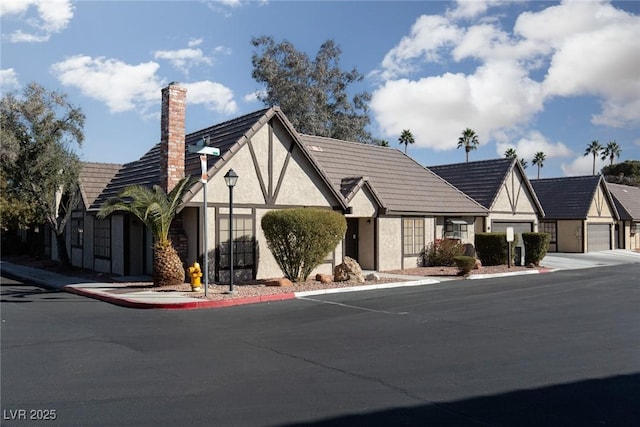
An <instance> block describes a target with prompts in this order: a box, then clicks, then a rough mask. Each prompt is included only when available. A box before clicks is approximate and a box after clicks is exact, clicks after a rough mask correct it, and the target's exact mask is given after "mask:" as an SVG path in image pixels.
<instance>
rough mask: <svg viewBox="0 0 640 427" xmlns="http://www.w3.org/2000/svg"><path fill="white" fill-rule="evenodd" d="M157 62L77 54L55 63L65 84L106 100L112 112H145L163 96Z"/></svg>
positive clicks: (99, 99)
mask: <svg viewBox="0 0 640 427" xmlns="http://www.w3.org/2000/svg"><path fill="white" fill-rule="evenodd" d="M159 67H160V66H159V65H158V64H157V63H155V62H145V63H140V64H138V65H130V64H127V63H124V62H122V61H119V60H117V59H108V58H104V57H98V58H92V57H89V56H81V55H78V56H73V57H70V58H67V59H65V60H64V61H62V62H58V63H56V64H53V65H52V66H51V71H52V73H53V74H54V75H55V76H56V77H57V78H58V79H59V80H60V82H62V84H64V85H65V86H71V87H75V88H78V89H80V91H81V92H82V94H83V95H85V96H87V97H89V98H93V99H95V100H98V101H101V102H104V103H105V104H107V106H108V107H109V110H110V111H111V112H112V113H118V112H123V111H130V110H142V111H141V112H143V113H144V112H145V111H146V110H147V108H148V106H149V105H150V104H153V103H156V102H158V101H159V99H160V95H159V94H160V89H161V87H162V85H163V82H162V81H161V79H160V78H159V77H158V76H157V75H156V72H157V71H158V68H159Z"/></svg>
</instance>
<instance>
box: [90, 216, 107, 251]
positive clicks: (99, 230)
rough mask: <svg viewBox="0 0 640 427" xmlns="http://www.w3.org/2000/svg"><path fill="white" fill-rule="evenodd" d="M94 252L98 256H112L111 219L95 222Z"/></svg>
mask: <svg viewBox="0 0 640 427" xmlns="http://www.w3.org/2000/svg"><path fill="white" fill-rule="evenodd" d="M93 254H94V256H95V257H97V258H111V219H110V218H105V219H97V218H96V220H95V221H94V222H93Z"/></svg>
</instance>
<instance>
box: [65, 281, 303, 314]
mask: <svg viewBox="0 0 640 427" xmlns="http://www.w3.org/2000/svg"><path fill="white" fill-rule="evenodd" d="M62 290H63V291H65V292H69V293H72V294H76V295H80V296H84V297H88V298H93V299H97V300H100V301H104V302H108V303H110V304H113V305H118V306H120V307H126V308H139V309H140V308H141V309H164V310H197V309H202V308H221V307H232V306H234V305H246V304H256V303H261V302H270V301H284V300H290V299H295V298H296V296H295V294H294V293H293V292H288V293H285V294H277V295H263V296H257V297H247V298H235V299H227V300H214V301H210V300H197V301H188V302H169V303H161V302H160V303H156V302H143V301H135V300H133V299H129V298H124V297H120V298H117V297H113V296H110V295H105V294H101V293H96V292H92V291H87V290H85V289H83V288H77V287H75V286H65V287H63V288H62ZM194 299H195V298H194Z"/></svg>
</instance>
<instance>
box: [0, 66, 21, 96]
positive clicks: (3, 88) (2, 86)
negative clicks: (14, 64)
mask: <svg viewBox="0 0 640 427" xmlns="http://www.w3.org/2000/svg"><path fill="white" fill-rule="evenodd" d="M19 87H20V83H19V82H18V73H16V71H15V70H14V69H13V68H8V69H5V70H0V93H3V94H4V93H7V92H11V91H13V90H16V89H18V88H19Z"/></svg>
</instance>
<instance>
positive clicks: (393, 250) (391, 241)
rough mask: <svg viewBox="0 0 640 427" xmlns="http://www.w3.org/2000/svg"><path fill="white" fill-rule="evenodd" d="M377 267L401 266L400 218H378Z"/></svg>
mask: <svg viewBox="0 0 640 427" xmlns="http://www.w3.org/2000/svg"><path fill="white" fill-rule="evenodd" d="M378 258H379V262H378V269H379V270H380V271H386V270H395V269H399V268H402V218H400V217H381V218H378Z"/></svg>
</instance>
